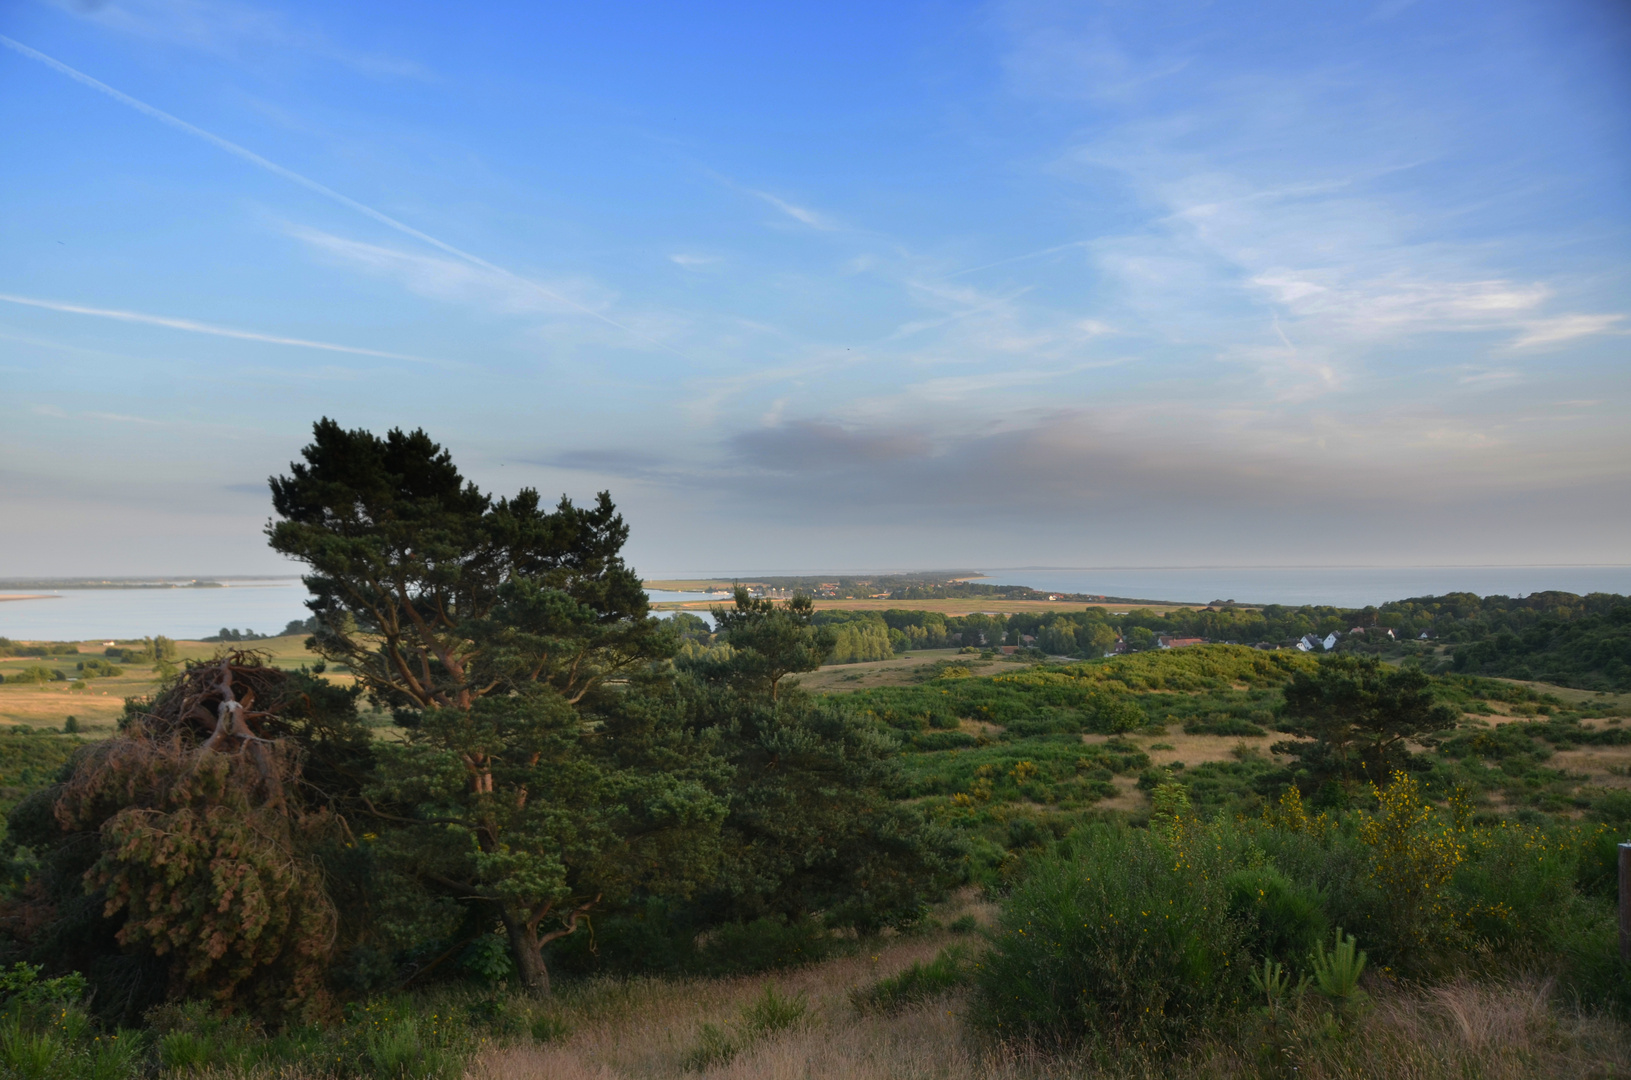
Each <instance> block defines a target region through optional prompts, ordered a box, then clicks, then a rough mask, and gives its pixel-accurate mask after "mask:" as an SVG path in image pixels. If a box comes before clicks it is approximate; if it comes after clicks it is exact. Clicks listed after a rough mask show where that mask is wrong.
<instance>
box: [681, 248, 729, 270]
mask: <svg viewBox="0 0 1631 1080" xmlns="http://www.w3.org/2000/svg"><path fill="white" fill-rule="evenodd" d="M668 261H669V262H671V263H673V264H674V265H675V266H681V267H684V268H685V269H687V270H696V269H698V268H699V267H703V266H713V265H714V264H716V263H718V262H720V261H721V260H720V257H719V256H718V255H690V254H686V253H685V252H675V253H674V254H672V255H670V256H669V257H668Z"/></svg>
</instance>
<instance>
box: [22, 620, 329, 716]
mask: <svg viewBox="0 0 1631 1080" xmlns="http://www.w3.org/2000/svg"><path fill="white" fill-rule="evenodd" d="M305 640H306V639H305V637H304V636H299V635H296V636H291V637H277V638H267V639H266V640H264V641H255V642H247V643H244V644H243V645H242V646H240V647H241V648H250V649H256V650H258V651H260V652H263V653H266V654H268V655H269V656H270V658H271V662H272V663H273V664H276V665H277V666H279V667H299V666H300V665H302V664H309V663H311V661H312V656H311V654H310V653H308V652H306V648H305V645H304V642H305ZM70 647H71V648H72V649H73V650H74V651H72V652H69V651H66V650H65V651H63V652H60V653H54V654H53V655H51V656H48V657H45V658H43V659H42V658H40V657H33V656H11V657H5V658H0V675H3V676H5V678H6V681H5V682H4V683H0V726H16V725H20V724H26V725H28V726H30V727H40V728H61V727H62V725H63V722H64V721H65V720H66V719H67V718H68V717H70V716H73V717H75V718H76V719H77V720H78V723H79V726H80V729H81V730H82V731H84V732H85V733H86V734H89V735H95V734H98V733H101V734H106V733H107V732H109V731H111V730H112V729H113V725H114V723H115V721H117V720H118V718H119V716H120V714H121V713H123V711H124V706H125V698H127V697H139V696H141V695H144V694H148V693H151V692H152V690H153V688H154V686H155V679H156V675H157V669H156V668H155V666H154V665H151V664H147V665H140V664H119V665H118V666H119V667H121V668H123V669H124V673H123V674H122V675H118V676H115V677H104V678H92V679H88V680H85V685H84V687H83V688H76V687H75V686H74V680H75V679H76V678H77V677H78V671H77V667H78V664H79V662H80V661H83V660H90V659H93V658H94V659H103V651H104V649H105V648H106V647H107V645H106V642H105V641H104V640H90V641H80V642H74V643H72V645H71V646H70ZM227 647H230V646H224V645H222V644H220V643H218V642H211V641H178V642H176V650H177V653H178V656H179V659H180V660H182V661H186V660H200V659H208V658H209V657H211V656H214V655H216V654H217V653H218V652H219V651H220V650H221V649H222V648H227ZM40 665H43V666H45V667H48V668H51V669H52V670H55V671H60V672H62V674H63V675H65V676H67V680H68V681H64V682H47V683H44V684H34V683H20V682H16V681H14V678H13V677H14V676H15V675H16V674H17V673H18V672H20V671H22V670H23V669H24V668H29V667H34V666H40ZM326 677H327V678H328V679H330V680H331V681H333V682H337V683H342V684H344V683H349V682H350V681H351V677H350V676H349V675H346V674H343V673H337V674H330V675H328V676H326Z"/></svg>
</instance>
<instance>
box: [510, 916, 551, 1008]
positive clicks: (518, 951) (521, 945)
mask: <svg viewBox="0 0 1631 1080" xmlns="http://www.w3.org/2000/svg"><path fill="white" fill-rule="evenodd" d="M500 912H501V914H502V915H503V918H504V929H505V931H507V932H508V933H509V935H510V955H511V956H512V957H513V958H514V959H515V971H516V974H517V975H518V976H520V979H521V989H522V990H524V991H526V992H527V993H529V994H534V995H537V996H538V997H548V996H549V968H547V967H546V966H544V952H543V943H542V942H540V941H539V940H538V927H537V925H536V924H535V923H532V922H529V921H528V919H527V916H526V915H525V914H524V913H522V912H518V911H511V910H509V909H508V908H506V907H502V906H501V907H500Z"/></svg>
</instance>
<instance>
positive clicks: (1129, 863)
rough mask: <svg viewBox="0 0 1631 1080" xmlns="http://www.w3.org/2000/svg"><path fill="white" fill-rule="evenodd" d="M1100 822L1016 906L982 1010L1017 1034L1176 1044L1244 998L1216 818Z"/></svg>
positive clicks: (1040, 869)
mask: <svg viewBox="0 0 1631 1080" xmlns="http://www.w3.org/2000/svg"><path fill="white" fill-rule="evenodd" d="M1169 835H1170V839H1163V838H1162V837H1160V836H1156V835H1152V834H1151V833H1149V832H1145V831H1141V830H1133V829H1126V828H1118V827H1114V826H1108V825H1096V826H1092V827H1089V828H1088V829H1087V830H1084V831H1083V832H1079V833H1077V834H1074V835H1073V836H1072V838H1071V840H1072V843H1071V848H1072V850H1073V852H1074V853H1075V857H1074V858H1070V859H1065V858H1060V857H1054V858H1051V859H1041V860H1038V862H1037V863H1036V864H1035V866H1034V868H1033V870H1032V872H1031V873H1030V875H1029V876H1028V877H1026V878H1025V879H1024V880H1023V881H1021V882H1020V884H1019V885H1018V886H1017V887H1016V888H1015V889H1014V892H1013V893H1012V895H1011V896H1010V898H1009V901H1008V903H1007V904H1006V905H1005V906H1004V909H1003V913H1002V917H1001V922H1000V927H999V931H998V933H997V934H996V936H995V938H994V943H993V949H992V952H991V953H990V955H989V956H988V957H987V958H986V960H985V961H984V962H982V964H981V965H980V967H979V971H978V973H977V975H976V982H977V984H978V987H979V999H978V1005H977V1012H976V1015H977V1017H978V1019H979V1020H980V1022H981V1023H983V1025H984V1026H986V1027H988V1028H990V1029H993V1030H995V1031H996V1032H997V1033H998V1034H999V1035H1001V1036H1004V1037H1010V1038H1034V1039H1037V1040H1040V1041H1043V1042H1051V1043H1068V1042H1073V1041H1076V1040H1078V1039H1082V1038H1084V1037H1085V1038H1096V1039H1104V1040H1108V1041H1110V1042H1121V1043H1126V1042H1133V1043H1139V1044H1144V1045H1150V1044H1171V1043H1173V1042H1175V1041H1176V1040H1179V1039H1181V1038H1183V1037H1184V1036H1186V1035H1188V1034H1189V1033H1191V1032H1193V1031H1195V1030H1198V1029H1199V1028H1201V1027H1203V1026H1204V1025H1206V1024H1207V1023H1209V1022H1210V1021H1212V1020H1213V1019H1215V1018H1216V1017H1218V1016H1219V1015H1220V1014H1221V1013H1223V1012H1224V1011H1226V1010H1227V1009H1229V1008H1230V1007H1231V1006H1232V1005H1233V1004H1234V1003H1235V1002H1236V1001H1237V1000H1238V991H1239V986H1238V984H1239V983H1240V982H1241V981H1242V980H1244V978H1245V970H1246V967H1247V966H1248V965H1247V964H1246V963H1245V962H1243V957H1242V950H1241V934H1240V931H1239V929H1238V927H1237V926H1236V924H1235V923H1234V921H1233V920H1231V919H1230V917H1229V913H1228V905H1227V898H1226V896H1225V894H1224V890H1223V885H1222V880H1223V876H1224V872H1225V871H1226V869H1227V866H1226V863H1225V860H1224V857H1223V856H1222V854H1221V852H1220V851H1219V846H1218V845H1217V844H1215V843H1214V842H1213V838H1212V837H1211V836H1210V834H1209V832H1208V831H1207V830H1205V829H1200V828H1197V827H1195V826H1193V825H1192V824H1187V825H1186V824H1183V823H1175V825H1174V827H1173V828H1172V830H1171V833H1170V834H1169Z"/></svg>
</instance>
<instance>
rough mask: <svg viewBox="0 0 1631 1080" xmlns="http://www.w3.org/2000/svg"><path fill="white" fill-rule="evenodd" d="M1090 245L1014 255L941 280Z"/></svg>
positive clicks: (1080, 243)
mask: <svg viewBox="0 0 1631 1080" xmlns="http://www.w3.org/2000/svg"><path fill="white" fill-rule="evenodd" d="M1089 243H1091V241H1088V240H1072V241H1071V242H1070V243H1068V244H1058V245H1055V246H1054V247H1050V248H1043V249H1042V250H1041V251H1030V252H1026V253H1025V254H1024V255H1014V256H1011V257H1009V258H1006V259H998V260H997V261H996V262H988V263H986V264H985V265H983V266H971V267H969V268H968V269H967V270H959V271H957V272H956V273H955V274H947V275H946V276H945V277H944V278H941V279H940V280H941V281H945V280H947V278H954V277H962V276H963V275H964V274H976V273H979V272H980V271H981V270H989V269H991V268H992V267H993V266H1007V265H1008V264H1009V263H1016V262H1024V261H1025V260H1026V259H1040V258H1041V257H1042V256H1044V255H1052V254H1053V253H1054V252H1056V251H1065V250H1068V249H1069V248H1073V247H1086V246H1087V245H1088V244H1089Z"/></svg>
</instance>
